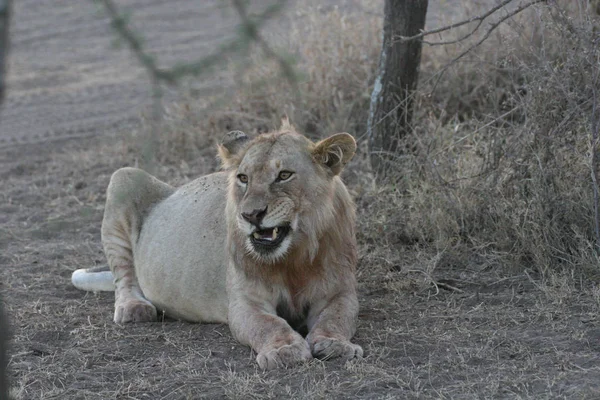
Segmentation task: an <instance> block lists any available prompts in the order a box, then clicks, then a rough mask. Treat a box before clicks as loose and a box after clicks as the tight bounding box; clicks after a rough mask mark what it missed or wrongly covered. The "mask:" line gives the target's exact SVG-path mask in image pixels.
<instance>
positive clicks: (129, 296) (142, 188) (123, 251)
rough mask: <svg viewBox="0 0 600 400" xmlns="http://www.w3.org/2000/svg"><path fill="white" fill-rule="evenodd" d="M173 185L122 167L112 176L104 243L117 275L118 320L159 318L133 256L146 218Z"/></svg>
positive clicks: (105, 219) (150, 319)
mask: <svg viewBox="0 0 600 400" xmlns="http://www.w3.org/2000/svg"><path fill="white" fill-rule="evenodd" d="M172 191H173V189H172V188H171V186H169V185H167V184H165V183H163V182H160V181H159V180H158V179H156V178H154V177H152V176H151V175H149V174H147V173H146V172H144V171H142V170H139V169H135V168H122V169H120V170H118V171H116V172H115V173H114V174H113V176H112V177H111V180H110V184H109V185H108V189H107V193H106V208H105V210H104V220H103V221H102V244H103V246H104V253H105V254H106V258H107V259H108V265H109V267H110V270H111V272H112V274H113V276H114V284H115V315H114V321H115V322H116V323H126V322H150V321H155V320H156V307H154V306H153V305H152V303H150V302H149V301H148V300H147V299H146V298H145V297H144V294H143V293H142V289H141V288H140V286H139V283H138V280H137V277H136V272H135V267H134V262H135V261H134V258H133V246H134V245H135V243H136V242H137V240H138V236H139V232H140V231H141V228H142V224H143V222H144V221H143V218H144V216H145V215H146V214H147V212H148V211H149V210H150V208H151V207H152V206H153V205H154V204H156V203H157V202H159V201H161V200H162V199H164V198H166V197H167V196H169V195H170V194H171V193H172Z"/></svg>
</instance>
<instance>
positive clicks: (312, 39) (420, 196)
mask: <svg viewBox="0 0 600 400" xmlns="http://www.w3.org/2000/svg"><path fill="white" fill-rule="evenodd" d="M485 3H486V4H487V2H485ZM464 4H467V6H464ZM476 4H480V3H479V2H475V1H473V2H464V3H463V6H464V7H466V13H467V15H476V14H479V13H480V12H481V11H482V10H483V9H482V8H477V7H475V5H476ZM367 5H368V6H372V4H371V2H367ZM482 7H485V6H482ZM377 11H378V12H380V11H381V10H377ZM381 20H382V18H381V15H377V13H373V14H371V13H365V12H364V7H363V8H362V9H360V10H359V11H356V12H350V13H346V12H342V11H340V10H338V9H337V8H335V7H334V8H328V9H325V8H319V7H318V6H317V7H310V6H305V8H304V11H303V12H299V13H296V14H294V16H293V17H292V18H291V23H290V28H289V32H290V33H289V37H287V36H286V38H285V39H281V40H287V41H286V42H280V43H279V47H278V48H285V49H286V52H287V53H288V54H291V55H293V56H294V57H295V58H296V60H297V61H296V64H295V67H296V70H297V71H298V72H299V73H300V75H299V79H298V81H297V82H296V83H297V85H296V87H294V85H291V84H290V83H289V81H287V80H286V79H285V78H284V77H283V76H282V74H281V70H280V68H279V65H278V64H277V62H276V61H274V60H270V59H268V58H267V57H265V56H264V54H262V53H261V52H260V51H259V50H257V51H253V52H251V54H253V55H251V59H250V62H248V60H244V62H242V63H240V62H237V63H231V65H230V76H231V77H232V79H233V78H235V79H236V89H235V90H234V91H233V92H232V93H231V96H229V97H228V98H227V100H226V103H224V102H222V101H221V102H216V103H214V104H213V106H212V107H208V108H207V107H206V104H204V103H202V102H199V101H197V100H190V101H189V102H187V103H185V104H183V105H182V104H179V105H177V106H174V107H173V108H172V109H171V114H169V115H170V116H171V118H170V119H168V123H167V124H166V125H167V126H166V127H165V129H164V132H163V133H164V134H163V136H162V139H161V144H160V152H159V154H160V155H161V160H162V161H163V162H168V163H175V164H176V163H178V162H181V161H180V160H182V159H183V160H184V161H186V162H188V163H189V162H192V160H193V161H194V162H199V161H197V160H207V159H208V160H210V161H204V163H205V164H207V165H212V164H211V163H214V161H212V160H213V159H212V154H213V150H212V148H211V147H212V146H211V144H212V143H213V142H214V138H215V137H216V135H217V134H220V133H222V132H225V131H228V130H233V129H239V130H243V131H246V132H249V133H256V132H262V131H265V130H268V129H273V128H276V127H277V126H278V124H279V119H280V117H281V115H282V114H284V113H287V114H289V115H290V116H291V117H292V120H293V122H294V123H295V125H296V126H297V127H298V128H299V130H300V131H302V132H304V133H306V134H308V135H309V136H312V137H322V136H325V135H328V134H331V133H333V132H338V131H347V132H350V133H353V134H354V135H355V136H356V137H357V138H358V139H364V132H365V131H366V129H365V128H366V127H365V124H366V120H367V113H368V109H369V98H370V92H371V85H372V83H373V80H374V75H375V73H376V67H377V62H378V57H379V51H380V44H381V38H380V32H381V22H382V21H381ZM486 29H487V25H486V24H484V25H482V28H481V31H480V32H478V33H477V34H475V35H473V36H472V37H470V38H469V39H468V40H465V41H458V42H456V43H454V44H450V45H444V46H431V47H429V46H425V47H424V51H423V59H422V65H421V81H420V89H419V93H417V95H416V97H415V116H414V119H413V121H414V130H413V134H412V135H409V136H407V137H406V138H405V140H406V141H407V146H406V148H407V149H408V148H410V149H412V151H411V152H407V153H404V154H399V155H398V157H397V166H396V168H397V170H398V174H397V179H396V180H395V184H394V185H383V186H376V185H374V184H373V180H372V179H371V178H372V177H371V175H370V174H369V167H368V158H367V157H366V154H365V153H366V151H365V150H366V144H365V142H364V140H363V141H362V142H361V143H360V149H361V151H359V154H358V156H357V159H356V160H355V161H354V162H353V163H352V164H351V165H350V166H349V168H348V171H347V174H346V179H347V182H349V184H350V189H351V191H352V192H353V193H354V194H355V196H356V198H357V204H358V209H359V229H358V232H359V240H360V242H361V246H363V248H362V252H363V253H364V254H365V257H366V258H367V259H368V260H367V262H368V263H369V264H371V262H370V261H374V260H376V259H385V262H377V263H376V264H378V265H381V268H383V270H382V271H380V272H383V273H385V271H386V270H388V269H389V268H392V269H393V270H394V269H395V268H396V266H397V265H411V264H412V265H417V264H418V263H420V262H422V260H430V261H431V262H429V261H427V263H428V265H429V264H431V266H430V267H428V270H427V271H426V272H427V276H431V275H432V274H433V273H434V270H435V269H436V268H457V267H464V266H467V265H473V264H474V263H475V264H477V265H479V266H480V267H482V268H485V267H494V268H497V267H499V266H512V267H516V268H533V269H535V270H537V271H539V272H541V273H545V272H547V271H549V270H553V271H556V270H563V269H564V268H577V269H578V270H585V271H587V272H595V271H597V265H598V259H597V248H596V244H595V236H594V229H593V227H594V213H593V195H592V182H591V178H590V171H591V165H590V134H591V132H590V114H591V107H592V101H591V99H592V98H593V96H594V92H595V91H596V90H597V89H598V80H597V77H598V74H599V73H600V66H599V65H600V64H599V61H600V59H599V54H600V50H599V48H600V39H599V33H598V32H599V29H598V20H597V16H596V15H595V14H594V13H593V12H591V9H590V5H589V3H588V2H587V1H586V0H577V1H562V2H553V3H549V4H541V5H538V6H536V7H532V8H530V9H529V10H527V12H524V13H522V14H520V15H519V16H517V17H515V18H511V19H509V20H507V21H506V22H505V23H503V24H502V25H500V27H499V28H498V29H496V30H495V31H494V32H493V33H492V34H491V35H490V37H489V38H488V39H487V40H486V41H484V42H483V43H482V44H481V45H479V46H478V47H476V48H475V49H474V50H473V51H471V52H469V53H468V54H467V55H466V56H464V57H462V58H460V59H459V60H455V58H456V57H457V55H459V54H461V53H463V52H464V51H465V50H466V49H467V48H469V46H471V45H473V44H474V43H477V41H478V40H479V39H480V38H481V37H482V35H483V34H484V32H485V30H486ZM466 32H468V27H465V28H462V29H459V30H454V31H451V32H448V33H446V34H444V35H443V36H441V37H440V36H438V37H435V38H428V39H429V40H431V41H434V40H440V41H446V40H452V39H456V38H459V37H461V36H464V34H465V33H466ZM280 54H284V53H282V52H280ZM295 88H297V89H298V91H297V92H296V91H295ZM207 110H208V111H207ZM182 121H183V122H182ZM209 154H210V155H209ZM178 160H179V161H178ZM206 169H209V168H208V167H206V168H201V169H200V170H201V171H203V172H206V171H205V170H206ZM195 170H198V169H195ZM407 246H411V247H413V248H414V247H415V246H416V248H417V250H418V251H416V252H413V255H414V254H416V255H415V256H414V257H412V258H411V257H410V256H407V255H406V253H405V252H403V251H402V250H403V249H406V248H407ZM417 255H418V256H417ZM390 266H391V267H390ZM396 269H397V268H396Z"/></svg>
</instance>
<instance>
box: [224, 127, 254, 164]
mask: <svg viewBox="0 0 600 400" xmlns="http://www.w3.org/2000/svg"><path fill="white" fill-rule="evenodd" d="M249 141H250V138H249V137H248V135H246V134H245V133H244V132H242V131H232V132H229V133H226V134H225V135H223V136H222V137H221V140H219V144H218V145H217V148H218V151H219V158H220V159H221V165H222V166H223V168H224V169H229V168H231V167H233V166H236V165H237V164H239V163H240V161H241V159H240V157H239V156H238V154H239V153H240V150H242V149H243V148H244V147H246V145H247V144H248V142H249Z"/></svg>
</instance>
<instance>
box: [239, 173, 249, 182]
mask: <svg viewBox="0 0 600 400" xmlns="http://www.w3.org/2000/svg"><path fill="white" fill-rule="evenodd" d="M237 178H238V180H239V181H240V182H241V183H244V184H245V183H248V175H244V174H238V176H237Z"/></svg>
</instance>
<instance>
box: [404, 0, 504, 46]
mask: <svg viewBox="0 0 600 400" xmlns="http://www.w3.org/2000/svg"><path fill="white" fill-rule="evenodd" d="M513 1H514V0H504V1H503V2H502V3H500V4H498V5H497V6H495V7H493V8H491V9H489V10H488V11H487V12H485V13H484V14H481V15H478V16H476V17H471V18H468V19H465V20H463V21H460V22H455V23H453V24H450V25H447V26H443V27H441V28H436V29H431V30H428V31H423V32H421V33H419V34H418V35H414V36H400V37H399V38H398V39H397V40H399V41H401V42H409V41H411V40H416V39H421V38H423V37H425V36H429V35H434V34H436V33H441V32H445V31H449V30H451V29H454V28H458V27H461V26H463V25H467V24H470V23H471V22H475V21H479V23H478V24H477V26H476V27H475V29H474V30H472V31H471V33H470V34H469V36H470V35H472V34H473V33H474V32H475V31H476V30H477V29H478V28H479V26H480V25H481V24H482V23H483V21H484V20H485V19H486V18H487V17H489V16H490V15H492V14H494V13H495V12H496V11H498V10H500V9H501V8H503V7H504V6H506V5H508V4H509V3H512V2H513Z"/></svg>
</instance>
